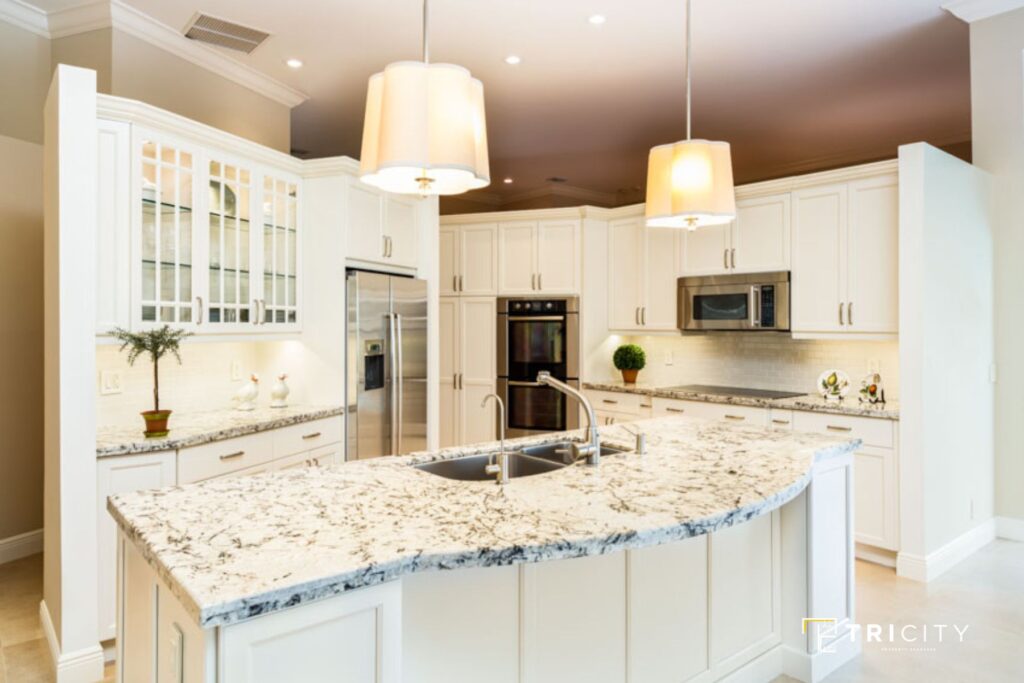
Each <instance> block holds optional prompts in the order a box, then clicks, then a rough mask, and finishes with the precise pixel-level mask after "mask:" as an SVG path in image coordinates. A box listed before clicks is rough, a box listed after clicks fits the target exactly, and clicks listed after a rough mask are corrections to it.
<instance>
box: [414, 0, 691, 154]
mask: <svg viewBox="0 0 1024 683" xmlns="http://www.w3.org/2000/svg"><path fill="white" fill-rule="evenodd" d="M423 3H424V5H426V0H423ZM424 11H426V10H424ZM690 36H691V33H690V0H686V139H687V140H689V139H690Z"/></svg>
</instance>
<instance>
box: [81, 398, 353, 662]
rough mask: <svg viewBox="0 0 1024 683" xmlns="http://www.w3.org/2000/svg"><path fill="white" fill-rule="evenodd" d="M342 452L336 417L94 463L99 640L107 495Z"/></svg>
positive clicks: (103, 616) (106, 611)
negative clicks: (177, 448)
mask: <svg viewBox="0 0 1024 683" xmlns="http://www.w3.org/2000/svg"><path fill="white" fill-rule="evenodd" d="M341 448H342V427H341V418H340V417H336V418H328V419H324V420H315V421H313V422H306V423H303V424H297V425H292V426H289V427H283V428H281V429H272V430H269V431H265V432H259V433H257V434H249V435H246V436H241V437H237V438H234V439H224V440H223V441H215V442H212V443H208V444H202V445H199V446H191V447H189V448H182V449H180V450H177V451H173V450H172V451H160V452H158V453H146V454H142V455H124V456H112V457H107V458H100V459H99V460H98V461H97V465H96V485H97V496H96V500H97V507H98V509H97V515H96V524H97V564H98V566H97V581H98V585H97V590H96V598H97V600H98V608H97V616H98V620H99V639H100V640H101V641H103V640H110V639H111V638H113V637H114V635H115V630H116V599H115V596H116V591H117V567H116V564H115V557H116V554H117V545H116V543H117V541H116V538H117V527H116V525H115V524H114V520H113V519H112V518H111V517H110V513H108V512H107V498H108V497H110V496H113V495H115V494H118V493H130V492H132V491H144V490H147V489H158V488H163V487H165V486H175V485H182V484H191V483H194V482H197V481H203V480H207V479H217V478H221V477H241V476H247V475H250V474H259V473H260V472H267V471H270V470H282V469H288V468H293V467H326V466H327V465H331V464H334V463H338V462H341V461H342V460H343V457H342V455H341ZM125 680H129V679H125Z"/></svg>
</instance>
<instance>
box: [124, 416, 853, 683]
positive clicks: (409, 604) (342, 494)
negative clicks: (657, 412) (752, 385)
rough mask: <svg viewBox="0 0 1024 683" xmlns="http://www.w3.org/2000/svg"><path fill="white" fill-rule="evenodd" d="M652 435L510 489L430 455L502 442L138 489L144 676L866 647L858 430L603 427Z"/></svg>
mask: <svg viewBox="0 0 1024 683" xmlns="http://www.w3.org/2000/svg"><path fill="white" fill-rule="evenodd" d="M638 431H639V432H642V433H643V434H645V435H646V439H647V452H646V454H644V455H638V454H636V453H632V452H625V453H620V454H617V455H612V456H608V457H605V458H603V459H602V462H601V464H600V465H597V466H589V465H585V464H577V465H574V466H571V467H567V468H564V469H560V470H557V471H553V472H548V473H544V474H538V475H535V476H531V477H522V478H518V479H513V480H512V481H511V483H510V484H508V485H506V486H497V485H496V484H494V483H493V482H484V481H480V482H467V481H453V480H448V479H444V478H441V477H438V476H435V475H433V474H430V473H427V472H424V471H422V470H419V469H417V468H415V467H414V465H416V464H420V463H423V462H428V461H434V460H443V459H451V458H459V457H465V456H468V455H470V454H473V453H478V452H490V451H492V450H494V444H483V445H478V446H474V447H463V448H456V449H448V450H444V451H439V452H436V453H429V454H420V455H413V456H408V457H402V458H388V459H380V460H371V461H362V462H355V463H347V464H344V465H340V466H336V467H331V468H312V469H302V470H294V471H286V472H274V473H267V474H261V475H255V476H251V477H240V478H236V479H230V480H223V481H218V480H214V481H209V482H202V483H199V484H194V485H188V486H182V487H176V488H170V489H161V490H157V491H149V492H139V493H132V494H125V495H120V496H115V497H113V498H111V499H110V502H109V510H110V512H111V514H112V515H113V516H114V518H115V520H116V521H117V523H118V525H119V527H120V530H121V531H120V534H121V535H120V540H119V553H120V563H119V564H120V568H119V569H120V571H119V576H120V583H119V600H120V605H119V615H120V616H121V618H120V620H119V626H118V661H119V677H120V680H123V681H134V680H142V679H148V677H149V673H148V672H151V671H153V670H154V668H156V669H157V670H158V671H159V672H160V676H159V678H158V680H161V681H162V680H174V681H178V680H183V681H197V682H198V681H204V682H211V681H221V682H223V681H278V680H303V681H317V680H325V681H326V680H339V681H340V680H343V681H395V682H397V681H442V680H443V681H482V680H487V681H505V680H507V681H530V682H533V681H569V680H580V681H583V680H585V681H588V682H590V681H625V680H627V678H628V679H629V680H631V681H660V680H673V681H680V680H691V679H692V680H718V679H721V678H724V677H727V676H740V677H743V678H747V679H749V680H770V679H771V678H773V677H774V676H776V675H778V674H780V673H787V674H789V675H790V676H794V677H796V678H799V679H801V680H819V679H820V678H821V677H823V676H824V675H826V674H827V673H828V672H829V671H831V670H833V669H834V668H835V667H836V666H838V665H839V664H841V663H842V662H843V661H845V660H846V659H848V658H849V657H851V656H853V655H855V654H856V651H857V650H856V647H857V646H856V643H853V642H852V640H848V639H846V638H844V637H843V635H844V633H845V629H846V627H848V626H849V624H850V623H852V619H853V587H852V586H853V584H852V582H853V564H852V560H853V547H852V536H851V523H850V520H851V513H852V510H851V501H852V476H851V474H852V473H851V454H852V452H853V451H854V450H855V449H856V448H857V446H858V445H859V444H858V442H857V441H856V440H851V439H841V438H834V437H826V436H821V435H811V434H799V433H791V432H790V433H786V432H773V431H767V430H761V429H752V428H748V427H736V426H730V425H726V424H722V423H715V422H705V421H698V420H693V419H690V418H678V417H670V418H660V419H655V420H648V421H643V422H637V423H633V424H630V425H615V426H609V427H604V428H602V429H601V433H602V439H603V441H604V442H605V443H609V444H614V445H617V446H620V447H623V448H626V449H632V447H633V444H634V442H635V433H636V432H638ZM558 438H565V435H554V436H552V435H546V436H543V437H529V438H526V439H518V440H515V441H512V442H509V446H510V447H513V448H522V447H524V446H526V445H530V444H537V443H543V442H545V441H553V440H556V439H558ZM439 570H440V571H439ZM805 617H816V618H826V619H834V620H835V621H834V622H831V623H828V624H825V625H824V626H822V625H819V624H818V623H813V624H810V625H809V627H808V628H807V629H806V633H805V632H804V631H805V629H804V624H803V623H802V619H803V618H805ZM819 629H825V630H824V631H822V632H821V634H820V637H819ZM823 646H824V647H823Z"/></svg>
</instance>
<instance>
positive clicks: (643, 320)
mask: <svg viewBox="0 0 1024 683" xmlns="http://www.w3.org/2000/svg"><path fill="white" fill-rule="evenodd" d="M640 324H641V325H646V324H647V307H646V306H641V307H640Z"/></svg>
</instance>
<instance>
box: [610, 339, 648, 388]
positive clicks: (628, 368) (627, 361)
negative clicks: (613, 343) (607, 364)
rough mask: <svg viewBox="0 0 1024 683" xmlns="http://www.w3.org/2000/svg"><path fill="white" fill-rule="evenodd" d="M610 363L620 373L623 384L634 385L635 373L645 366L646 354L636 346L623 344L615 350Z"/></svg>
mask: <svg viewBox="0 0 1024 683" xmlns="http://www.w3.org/2000/svg"><path fill="white" fill-rule="evenodd" d="M612 362H613V363H614V364H615V367H616V369H618V370H619V371H621V372H622V381H623V382H625V383H626V384H636V376H637V373H638V372H640V371H641V370H643V369H644V366H645V365H647V354H646V353H644V350H643V349H642V348H640V347H639V346H637V345H636V344H623V345H622V346H620V347H619V348H617V349H615V355H613V356H612Z"/></svg>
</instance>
